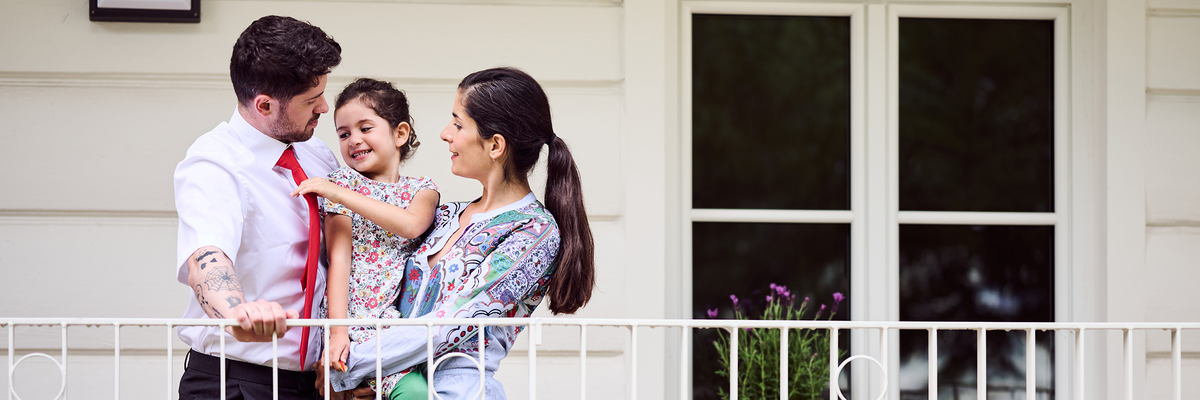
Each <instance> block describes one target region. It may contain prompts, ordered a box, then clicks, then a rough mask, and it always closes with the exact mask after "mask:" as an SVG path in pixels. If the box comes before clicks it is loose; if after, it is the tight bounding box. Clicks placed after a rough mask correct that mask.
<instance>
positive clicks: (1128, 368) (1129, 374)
mask: <svg viewBox="0 0 1200 400" xmlns="http://www.w3.org/2000/svg"><path fill="white" fill-rule="evenodd" d="M1122 331H1123V333H1124V334H1125V349H1124V350H1125V400H1133V328H1132V327H1130V328H1125V329H1123V330H1122Z"/></svg>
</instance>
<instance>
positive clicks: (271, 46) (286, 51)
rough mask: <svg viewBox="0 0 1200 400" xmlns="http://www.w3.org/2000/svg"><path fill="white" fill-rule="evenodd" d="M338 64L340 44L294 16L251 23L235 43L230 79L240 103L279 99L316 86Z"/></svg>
mask: <svg viewBox="0 0 1200 400" xmlns="http://www.w3.org/2000/svg"><path fill="white" fill-rule="evenodd" d="M341 62H342V46H341V45H339V44H338V43H337V42H335V41H334V40H333V38H332V37H329V35H326V34H325V31H322V30H321V28H318V27H315V26H313V25H312V24H309V23H307V22H303V21H298V20H296V19H295V18H292V17H281V16H278V15H268V16H265V17H262V18H259V19H258V20H257V21H254V22H253V23H251V24H250V26H248V27H246V30H245V31H242V35H241V36H239V37H238V40H237V42H236V43H234V44H233V57H232V58H231V59H230V60H229V78H230V80H232V81H233V92H234V93H235V94H237V99H238V102H239V103H242V104H249V103H250V100H252V99H254V96H258V95H259V94H265V95H267V96H271V97H274V98H275V99H277V100H279V101H281V102H284V103H286V102H288V101H290V100H291V99H292V98H293V97H296V95H298V94H300V93H304V91H306V90H308V89H311V88H313V87H314V86H317V82H318V81H319V80H320V78H321V76H322V75H325V74H328V73H329V71H331V70H332V69H333V67H336V66H337V65H338V64H340V63H341Z"/></svg>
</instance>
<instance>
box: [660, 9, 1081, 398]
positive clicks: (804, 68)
mask: <svg viewBox="0 0 1200 400" xmlns="http://www.w3.org/2000/svg"><path fill="white" fill-rule="evenodd" d="M872 13H884V14H885V15H886V16H887V17H886V18H882V17H878V15H879V14H872ZM868 15H876V17H873V18H866V16H868ZM1066 15H1067V14H1066V11H1065V8H1060V7H1024V6H1022V7H997V6H978V5H937V6H932V5H931V6H925V5H920V6H917V5H883V4H872V5H858V4H811V3H804V4H783V3H767V4H764V3H734V4H730V3H706V2H687V3H684V18H683V23H682V30H683V32H682V37H683V48H682V49H683V55H684V57H683V63H682V69H683V73H682V87H683V96H682V101H683V103H684V104H683V121H682V126H683V137H682V144H683V147H684V148H683V155H684V156H683V165H682V168H681V169H682V171H683V174H682V175H683V183H684V184H683V185H682V186H683V191H684V192H683V196H682V198H683V201H684V204H683V207H682V212H683V216H682V221H683V225H684V226H682V227H681V229H682V232H683V235H682V237H683V243H684V246H683V249H684V253H683V254H682V259H683V263H684V265H683V268H684V270H683V273H684V277H685V283H684V285H685V287H684V290H683V293H684V296H685V299H684V301H683V303H684V304H685V305H686V310H687V311H686V312H687V313H689V314H690V315H692V317H693V318H706V317H707V315H708V311H709V310H712V309H714V308H715V309H717V310H718V311H719V315H720V318H728V317H732V311H731V310H730V306H731V304H730V300H729V295H730V294H738V295H739V296H740V295H742V294H745V295H755V293H754V291H755V290H756V289H757V290H759V291H760V295H761V294H765V292H766V286H767V285H768V284H769V283H776V284H785V285H788V286H789V287H790V288H792V289H793V293H798V294H800V295H801V296H806V295H807V296H812V297H813V298H815V299H820V298H822V297H828V296H830V295H831V294H832V293H833V292H842V293H844V294H846V295H847V299H848V302H847V303H843V304H842V308H841V309H840V312H839V317H841V318H850V319H856V320H922V321H929V320H932V321H937V320H967V321H1029V322H1042V321H1055V320H1063V318H1062V316H1063V315H1065V314H1064V313H1063V309H1064V308H1066V307H1065V305H1064V304H1063V301H1065V300H1064V299H1066V298H1068V297H1067V296H1066V293H1065V292H1066V291H1067V290H1069V285H1068V282H1066V281H1065V279H1064V277H1065V276H1066V274H1065V272H1064V271H1065V268H1066V266H1067V265H1069V264H1068V259H1067V256H1068V254H1069V252H1067V251H1066V250H1065V246H1066V245H1065V244H1066V243H1067V240H1066V238H1067V236H1066V235H1067V232H1068V230H1067V223H1068V221H1067V218H1066V216H1067V215H1068V214H1067V213H1066V210H1067V208H1068V204H1069V203H1068V202H1067V199H1066V195H1065V193H1066V187H1067V185H1068V176H1067V174H1066V165H1067V163H1066V159H1067V156H1068V153H1067V148H1066V138H1067V135H1068V134H1069V126H1068V125H1067V121H1068V118H1067V116H1066V111H1065V110H1066V109H1067V107H1066V99H1067V98H1068V96H1067V92H1068V89H1069V85H1068V84H1067V78H1066V76H1067V75H1066V71H1067V63H1066V62H1065V60H1066V54H1067V50H1066V49H1067V34H1066V32H1065V29H1066V28H1065V27H1066ZM913 335H918V336H913ZM925 335H926V333H925V332H923V331H922V332H914V333H909V332H900V333H898V334H896V335H895V336H893V337H892V339H891V343H892V344H891V345H889V346H888V347H889V349H891V350H890V353H889V354H886V355H884V357H886V358H887V362H888V363H889V370H891V371H899V374H895V373H893V374H889V378H890V379H891V382H890V383H889V385H888V386H889V387H890V388H892V389H890V390H892V391H893V393H892V394H891V397H893V398H925V396H926V394H925V390H926V389H927V388H925V386H926V384H925V382H927V376H926V373H927V367H926V365H927V364H926V363H927V359H926V357H925V355H926V354H927V353H926V350H925V345H926V344H927V343H926V339H925V338H926V336H925ZM868 336H869V335H868V334H867V333H865V332H855V333H854V334H852V335H847V337H845V338H843V339H842V340H840V341H839V342H840V343H842V344H848V345H849V346H850V353H851V354H871V355H875V356H878V354H877V352H878V348H877V345H875V344H874V339H870V338H869V337H868ZM914 337H915V339H914ZM988 339H989V340H988V352H989V359H988V362H989V364H988V377H989V378H988V383H989V388H990V389H989V393H991V394H1007V393H1008V392H1006V391H1005V390H1006V388H1007V387H1008V386H1014V387H1019V388H1020V389H1019V390H1023V388H1024V386H1023V385H1024V379H1025V374H1024V348H1025V346H1024V337H1023V336H1022V335H1020V334H1015V335H1010V334H1005V333H1003V332H991V333H989V336H988ZM1037 339H1038V352H1037V353H1038V363H1039V366H1040V367H1039V371H1038V387H1039V396H1045V397H1039V398H1054V397H1055V393H1056V390H1055V389H1056V386H1059V387H1060V388H1058V389H1059V390H1058V391H1057V393H1060V395H1061V393H1065V392H1064V391H1063V390H1064V389H1065V385H1061V383H1062V382H1060V381H1061V380H1055V379H1054V377H1055V376H1056V375H1059V376H1061V375H1062V374H1064V373H1066V372H1065V371H1064V368H1065V367H1062V366H1054V367H1051V365H1053V359H1054V358H1055V357H1056V356H1057V357H1062V356H1063V355H1062V354H1058V353H1061V350H1063V349H1056V348H1055V347H1054V346H1053V338H1052V337H1050V336H1049V335H1039V336H1038V337H1037ZM709 340H710V339H709V338H708V337H707V336H705V333H702V332H701V331H697V332H696V333H695V334H694V337H693V339H692V341H693V342H692V347H693V350H694V352H693V353H694V357H695V358H694V359H693V382H694V385H693V386H694V395H695V398H714V397H711V396H714V395H715V393H714V390H715V389H714V387H715V386H717V385H719V386H721V387H723V386H724V385H727V384H728V381H727V379H715V377H714V376H711V375H710V374H711V371H712V368H713V362H714V361H713V360H711V359H710V358H708V357H710V356H709V355H705V354H703V353H704V352H705V351H711V344H710V343H708V341H709ZM939 349H940V350H941V352H940V354H941V359H940V360H939V365H940V367H939V369H940V371H941V372H940V373H939V379H938V383H939V393H951V392H953V391H955V390H960V389H961V390H968V389H969V391H970V392H971V393H970V394H971V395H972V396H973V392H974V388H975V383H974V378H975V375H974V366H975V359H974V357H975V355H974V354H975V353H974V351H975V337H974V334H973V333H963V334H961V335H958V334H956V333H955V332H941V333H940V334H939ZM964 350H965V351H964ZM1010 353H1011V354H1010ZM849 371H852V372H853V373H854V375H855V376H862V377H865V378H870V379H858V380H856V381H855V382H853V385H846V379H847V376H846V375H849V374H848V373H845V375H844V376H843V377H842V379H843V382H842V383H843V385H842V386H843V388H845V389H844V391H845V392H846V393H847V394H849V393H850V392H851V391H864V392H871V393H877V392H876V391H871V390H870V389H871V388H876V390H877V384H876V383H874V382H870V381H871V379H877V376H878V375H877V374H876V373H874V372H872V371H871V370H870V369H868V368H865V365H863V366H858V365H855V366H854V367H853V368H851V369H849ZM950 371H955V372H957V373H951V372H950Z"/></svg>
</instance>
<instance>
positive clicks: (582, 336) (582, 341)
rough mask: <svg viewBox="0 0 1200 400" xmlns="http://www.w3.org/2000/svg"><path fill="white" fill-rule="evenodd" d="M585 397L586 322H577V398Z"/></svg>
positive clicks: (581, 399)
mask: <svg viewBox="0 0 1200 400" xmlns="http://www.w3.org/2000/svg"><path fill="white" fill-rule="evenodd" d="M586 398H587V324H585V323H581V324H579V400H585V399H586Z"/></svg>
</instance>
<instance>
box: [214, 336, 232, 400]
mask: <svg viewBox="0 0 1200 400" xmlns="http://www.w3.org/2000/svg"><path fill="white" fill-rule="evenodd" d="M217 326H218V327H219V328H220V329H221V331H220V332H219V333H218V334H217V336H220V337H221V398H222V399H227V398H229V397H226V396H225V321H224V320H222V321H221V323H220V324H218V325H217Z"/></svg>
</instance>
